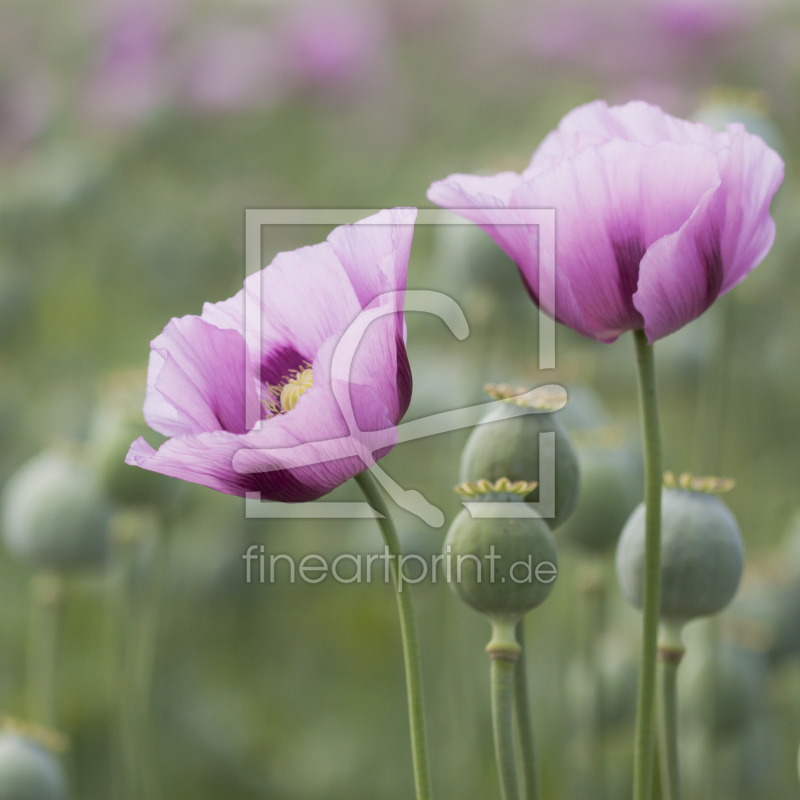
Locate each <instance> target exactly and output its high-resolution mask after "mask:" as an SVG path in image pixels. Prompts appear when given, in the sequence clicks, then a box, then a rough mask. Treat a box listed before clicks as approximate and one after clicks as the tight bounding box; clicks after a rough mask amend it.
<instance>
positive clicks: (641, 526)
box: [617, 489, 744, 623]
mask: <svg viewBox="0 0 800 800" xmlns="http://www.w3.org/2000/svg"><path fill="white" fill-rule="evenodd" d="M661 519H662V524H661V525H662V527H661V616H662V619H663V620H665V621H671V622H676V623H683V622H687V621H688V620H690V619H693V618H695V617H702V616H707V615H709V614H715V613H716V612H718V611H721V610H722V609H723V608H725V606H727V605H728V603H730V601H731V600H732V599H733V596H734V595H735V594H736V591H737V589H738V588H739V582H740V581H741V578H742V572H743V570H744V543H743V542H742V535H741V533H740V532H739V525H738V524H737V522H736V518H735V517H734V516H733V514H732V513H731V511H730V509H729V508H728V507H727V506H726V505H725V504H724V503H723V502H722V500H720V499H719V497H717V496H715V495H712V494H705V493H700V492H695V491H686V490H683V489H664V491H663V494H662V512H661ZM644 553H645V506H644V503H642V504H641V505H640V506H639V507H638V508H637V509H636V510H635V511H634V512H633V514H632V515H631V517H630V519H629V520H628V522H627V524H626V525H625V529H624V530H623V531H622V536H621V537H620V540H619V544H618V546H617V576H618V578H619V582H620V586H621V587H622V591H623V593H624V594H625V596H626V598H627V599H628V602H629V603H630V604H631V605H632V606H634V607H635V608H641V607H642V603H643V593H644V572H645V565H644Z"/></svg>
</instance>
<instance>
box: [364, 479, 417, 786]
mask: <svg viewBox="0 0 800 800" xmlns="http://www.w3.org/2000/svg"><path fill="white" fill-rule="evenodd" d="M356 483H358V485H359V487H360V488H361V491H362V492H363V493H364V496H365V497H366V498H367V502H368V503H369V504H370V505H371V506H372V507H373V508H374V509H375V510H376V511H377V512H378V513H379V514H381V515H382V518H381V519H379V520H378V525H379V527H380V529H381V534H382V535H383V541H384V543H385V544H386V547H387V548H388V551H389V555H390V558H391V566H392V577H393V578H394V585H395V589H396V593H397V608H398V611H399V613H400V631H401V634H402V639H403V657H404V659H405V667H406V690H407V692H408V716H409V722H410V726H411V755H412V759H413V764H414V784H415V787H416V791H417V800H430V798H431V796H432V791H431V772H430V765H429V763H428V742H427V733H426V729H425V699H424V696H423V692H422V660H421V658H420V650H419V638H418V635H417V627H416V623H415V621H414V609H413V606H412V604H411V594H410V592H409V591H408V586H406V587H405V589H403V587H402V585H401V584H400V583H399V581H398V562H399V561H400V558H401V557H402V555H403V551H402V549H401V547H400V540H399V539H398V537H397V530H396V529H395V527H394V523H393V522H392V517H391V515H390V514H389V507H388V506H387V505H386V501H385V500H384V497H383V493H382V492H381V489H380V486H379V485H378V482H377V481H376V480H375V478H374V477H373V476H372V474H371V473H370V472H369V471H367V472H362V473H361V474H360V475H356Z"/></svg>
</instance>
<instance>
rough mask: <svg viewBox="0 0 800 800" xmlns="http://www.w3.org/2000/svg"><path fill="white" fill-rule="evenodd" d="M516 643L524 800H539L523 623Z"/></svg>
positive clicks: (517, 711) (515, 696)
mask: <svg viewBox="0 0 800 800" xmlns="http://www.w3.org/2000/svg"><path fill="white" fill-rule="evenodd" d="M516 634H517V642H518V643H519V646H520V654H519V659H518V660H517V665H516V668H515V670H514V701H515V716H516V720H517V735H518V736H519V744H520V751H521V754H522V775H523V778H524V779H525V795H524V796H525V800H539V798H540V797H541V796H542V776H541V769H540V767H539V759H538V757H537V755H536V737H535V736H534V733H533V724H532V723H531V712H530V699H529V697H528V670H527V667H526V665H525V622H524V619H521V620H520V621H519V622H518V623H517V629H516Z"/></svg>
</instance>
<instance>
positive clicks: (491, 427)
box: [460, 387, 580, 530]
mask: <svg viewBox="0 0 800 800" xmlns="http://www.w3.org/2000/svg"><path fill="white" fill-rule="evenodd" d="M487 388H488V389H489V390H490V392H491V391H492V389H493V388H497V389H505V388H506V387H487ZM530 394H533V393H530ZM493 396H495V397H498V396H499V395H497V394H494V395H493ZM526 397H527V396H526ZM523 403H525V401H524V400H523V399H522V397H516V398H515V397H509V398H506V399H505V401H504V402H503V404H502V405H500V406H499V407H497V408H495V409H493V410H492V411H490V412H489V414H488V415H487V417H486V418H485V420H484V423H483V424H481V425H478V426H477V427H476V428H475V430H473V431H472V433H471V434H470V437H469V439H468V440H467V444H466V446H465V447H464V452H463V453H462V455H461V473H460V480H461V481H462V482H469V483H474V482H475V481H479V480H481V479H482V478H483V479H486V480H489V481H498V480H500V479H501V478H507V479H508V480H510V481H527V482H530V483H535V482H538V481H539V478H540V476H539V442H540V440H539V435H540V434H550V433H552V434H554V435H555V517H553V518H552V519H547V520H546V522H547V524H548V525H549V526H550V527H551V528H552V529H553V530H555V529H556V528H557V527H558V526H559V525H561V524H562V523H564V522H565V521H566V519H567V518H568V517H569V515H570V514H571V513H572V512H573V511H574V510H575V506H576V505H577V502H578V492H579V490H580V473H579V470H578V457H577V455H576V453H575V449H574V447H573V446H572V440H571V439H570V436H569V433H568V432H567V429H566V428H565V427H564V426H563V425H562V424H561V423H560V422H559V421H558V419H557V418H556V415H555V414H553V413H543V412H538V413H532V414H523V415H515V406H516V405H520V404H523ZM526 499H527V500H528V501H533V500H534V499H535V497H534V496H533V493H532V494H531V496H529V497H528V498H526Z"/></svg>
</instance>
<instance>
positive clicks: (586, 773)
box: [577, 558, 606, 800]
mask: <svg viewBox="0 0 800 800" xmlns="http://www.w3.org/2000/svg"><path fill="white" fill-rule="evenodd" d="M578 588H579V592H580V595H579V600H580V604H581V619H580V625H579V641H580V648H579V653H580V674H581V676H582V679H583V680H584V681H585V682H586V684H585V686H584V690H585V697H584V700H585V702H584V703H583V704H582V708H581V709H580V711H579V715H578V716H579V720H578V731H577V745H578V756H579V758H578V788H579V792H578V794H579V795H580V796H581V797H583V796H586V797H587V798H594V800H602V798H604V797H605V782H606V780H605V764H604V753H603V737H602V731H601V717H602V713H603V681H602V676H601V671H600V670H601V660H600V642H601V637H602V635H603V631H604V629H605V611H606V608H605V607H606V576H605V571H604V566H603V563H602V562H601V561H600V560H599V559H595V558H585V559H584V560H583V562H582V563H581V564H579V566H578Z"/></svg>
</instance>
